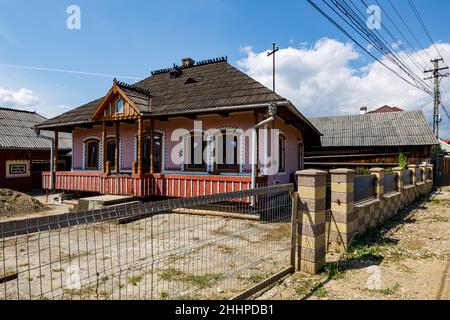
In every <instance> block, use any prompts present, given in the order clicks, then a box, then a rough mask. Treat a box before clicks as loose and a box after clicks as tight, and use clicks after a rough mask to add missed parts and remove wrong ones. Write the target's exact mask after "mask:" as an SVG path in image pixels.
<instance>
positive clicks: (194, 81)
mask: <svg viewBox="0 0 450 320" xmlns="http://www.w3.org/2000/svg"><path fill="white" fill-rule="evenodd" d="M196 82H197V80H195V79H192V78H189V79H187V80H186V82H185V83H184V84H191V83H196Z"/></svg>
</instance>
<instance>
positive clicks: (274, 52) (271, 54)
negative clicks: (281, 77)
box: [267, 42, 280, 92]
mask: <svg viewBox="0 0 450 320" xmlns="http://www.w3.org/2000/svg"><path fill="white" fill-rule="evenodd" d="M279 50H280V49H279V48H278V47H277V46H276V44H275V42H274V43H273V44H272V51H270V52H269V53H268V54H267V56H268V57H270V56H272V57H273V92H275V54H276V53H277V52H278V51H279Z"/></svg>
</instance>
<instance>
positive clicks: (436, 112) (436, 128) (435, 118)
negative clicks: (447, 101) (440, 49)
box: [425, 58, 449, 139]
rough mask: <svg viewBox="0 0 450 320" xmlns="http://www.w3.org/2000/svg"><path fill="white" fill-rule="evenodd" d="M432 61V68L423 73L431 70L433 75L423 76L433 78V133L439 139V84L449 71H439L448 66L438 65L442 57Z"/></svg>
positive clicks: (442, 60)
mask: <svg viewBox="0 0 450 320" xmlns="http://www.w3.org/2000/svg"><path fill="white" fill-rule="evenodd" d="M431 62H432V63H433V69H431V70H425V73H430V72H432V73H433V75H432V76H430V77H428V78H425V80H430V79H434V112H433V133H434V134H435V135H436V138H438V139H439V118H440V115H439V107H440V105H441V90H440V84H441V79H442V78H444V77H448V76H449V73H440V71H442V70H447V69H448V67H439V62H442V63H443V62H444V59H442V58H440V59H434V60H431Z"/></svg>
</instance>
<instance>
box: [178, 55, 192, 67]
mask: <svg viewBox="0 0 450 320" xmlns="http://www.w3.org/2000/svg"><path fill="white" fill-rule="evenodd" d="M194 64H195V61H194V60H192V59H191V58H189V57H188V58H183V59H181V65H182V66H183V67H184V68H190V67H193V66H194Z"/></svg>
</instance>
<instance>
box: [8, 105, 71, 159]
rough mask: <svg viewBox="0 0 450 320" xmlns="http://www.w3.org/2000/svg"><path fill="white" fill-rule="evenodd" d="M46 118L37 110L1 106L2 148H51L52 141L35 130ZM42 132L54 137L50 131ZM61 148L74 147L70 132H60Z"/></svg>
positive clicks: (68, 148)
mask: <svg viewBox="0 0 450 320" xmlns="http://www.w3.org/2000/svg"><path fill="white" fill-rule="evenodd" d="M45 120H46V118H45V117H43V116H41V115H39V114H37V113H35V112H30V111H24V110H16V109H9V108H0V149H27V150H47V149H48V150H50V146H51V142H50V141H49V140H47V139H44V138H39V137H38V136H37V135H36V132H35V125H37V124H40V123H42V122H44V121H45ZM41 134H42V135H45V136H48V137H53V132H50V131H41ZM59 149H61V150H71V149H72V137H71V135H70V134H67V133H60V134H59Z"/></svg>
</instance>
